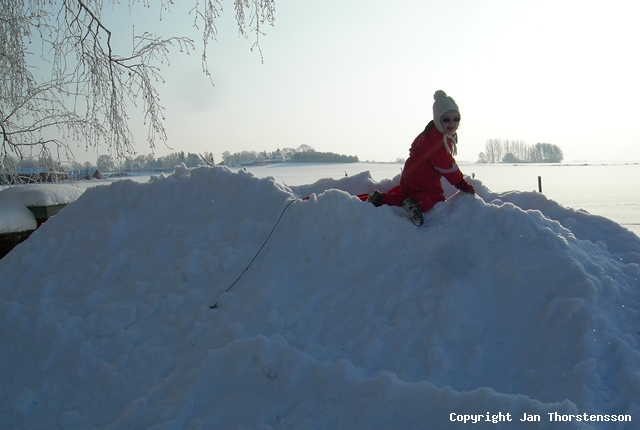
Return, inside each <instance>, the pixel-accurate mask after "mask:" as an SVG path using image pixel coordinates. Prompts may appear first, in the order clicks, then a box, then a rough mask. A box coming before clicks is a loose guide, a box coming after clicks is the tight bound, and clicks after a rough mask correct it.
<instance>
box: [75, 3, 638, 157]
mask: <svg viewBox="0 0 640 430" xmlns="http://www.w3.org/2000/svg"><path fill="white" fill-rule="evenodd" d="M182 1H184V2H185V4H187V3H188V4H191V3H192V2H191V1H189V0H181V2H182ZM223 5H224V6H225V11H224V13H223V15H222V17H221V18H220V20H219V24H218V30H219V35H218V40H217V41H216V42H213V43H212V44H211V45H210V48H209V52H208V57H209V63H210V70H211V73H212V75H213V80H214V83H215V86H212V85H211V84H210V83H209V80H208V78H206V77H205V76H204V75H203V74H202V72H201V67H200V55H199V54H200V52H199V51H196V52H194V53H193V54H192V55H190V56H185V55H181V54H179V53H177V52H176V53H173V54H172V56H171V59H172V63H171V66H170V67H169V68H167V69H165V71H164V73H163V74H164V76H165V78H166V83H165V84H160V87H159V88H160V92H161V98H162V103H163V104H164V105H165V106H166V112H165V115H166V117H167V123H166V127H167V132H168V135H169V140H168V144H169V146H170V147H171V148H170V149H169V148H166V147H164V146H163V145H162V144H160V145H158V147H157V149H156V151H155V153H156V156H160V155H165V154H167V153H170V152H174V151H185V152H195V153H198V152H202V151H209V152H212V153H213V154H214V157H215V159H216V162H219V161H221V154H222V152H224V151H230V152H236V151H241V150H250V151H262V150H266V151H273V150H276V149H278V148H283V147H292V148H296V147H298V146H300V145H301V144H307V145H311V146H312V147H314V148H315V149H316V150H318V151H330V152H337V153H341V154H346V155H357V156H358V157H359V158H360V160H361V161H365V160H372V161H394V160H396V159H397V158H404V157H406V156H407V155H408V148H409V146H410V144H411V142H412V140H413V139H414V138H415V136H416V135H417V134H418V133H419V132H420V131H421V130H422V129H423V127H424V126H425V125H426V123H427V122H428V121H429V120H431V119H432V111H431V107H432V103H433V93H434V92H435V91H436V90H438V89H442V90H444V91H446V92H447V93H448V94H449V95H450V96H452V97H453V98H454V99H455V100H456V101H457V103H458V105H459V107H460V111H461V115H462V118H463V119H462V122H461V125H460V129H459V132H458V135H459V141H460V142H459V146H458V156H457V159H458V161H476V160H477V158H478V154H479V153H480V152H482V151H484V147H485V143H486V141H487V140H488V139H513V140H523V141H524V142H526V143H528V144H531V145H533V144H535V143H538V142H545V143H551V144H554V145H558V146H559V147H560V148H562V150H563V151H564V155H565V162H573V161H591V162H596V161H628V162H639V161H640V84H639V77H640V57H639V56H638V48H639V47H638V43H639V42H640V25H638V17H639V16H640V2H637V1H636V0H607V1H602V0H600V1H594V0H535V1H529V0H517V1H516V0H446V1H432V0H396V1H390V0H385V1H376V0H349V1H344V0H322V1H321V0H276V22H275V26H274V27H269V28H267V29H266V32H267V35H266V36H264V37H262V39H261V47H262V52H263V55H264V63H261V59H260V55H259V53H257V52H255V51H254V52H251V51H250V47H251V45H252V43H253V40H251V39H250V40H245V39H243V38H241V37H239V36H238V32H237V29H236V27H235V21H234V11H233V4H232V3H231V2H230V1H229V0H226V1H224V2H223ZM176 8H177V7H176ZM176 8H174V9H173V10H172V11H171V12H170V13H169V14H165V18H164V20H163V22H162V23H161V24H160V25H159V27H157V29H154V31H158V32H161V33H162V34H163V35H164V36H169V35H177V34H179V33H181V32H183V31H188V34H187V35H189V36H190V37H192V38H194V39H195V40H196V42H197V43H198V46H199V48H198V49H201V41H200V38H199V36H198V33H197V32H194V30H189V25H190V23H191V21H192V18H189V17H186V16H185V14H184V13H183V12H182V11H179V10H176ZM121 11H122V12H126V7H123V8H122V10H121ZM134 15H135V16H134V17H128V18H126V17H125V18H121V19H119V20H118V22H117V23H115V22H114V24H113V25H112V28H118V30H119V31H123V32H124V33H126V35H130V34H131V29H130V22H129V21H132V20H133V21H135V22H136V23H137V24H136V29H137V30H138V31H140V30H142V25H143V23H142V22H141V21H140V17H139V15H137V14H134ZM150 15H152V16H154V17H155V16H157V11H155V12H152V13H151V14H150ZM119 27H122V30H120V28H119ZM185 29H186V30H185ZM145 137H146V133H145V132H144V131H143V130H142V129H141V131H140V134H139V135H138V139H139V141H138V144H137V150H138V152H139V153H140V154H146V153H149V152H150V150H149V148H148V147H147V146H146V143H145ZM77 155H78V158H84V155H85V154H77ZM87 158H88V159H89V160H95V155H94V154H88V156H87Z"/></svg>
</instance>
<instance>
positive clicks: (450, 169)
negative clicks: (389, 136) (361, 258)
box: [368, 90, 476, 225]
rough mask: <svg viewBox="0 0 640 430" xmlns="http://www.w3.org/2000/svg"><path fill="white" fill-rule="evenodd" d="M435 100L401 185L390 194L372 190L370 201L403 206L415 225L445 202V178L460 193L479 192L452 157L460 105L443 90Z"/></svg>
mask: <svg viewBox="0 0 640 430" xmlns="http://www.w3.org/2000/svg"><path fill="white" fill-rule="evenodd" d="M433 98H434V100H435V101H434V103H433V121H430V122H429V124H427V126H426V128H425V129H424V131H423V132H422V133H420V134H419V135H418V137H416V138H415V140H414V141H413V144H412V145H411V149H409V158H408V159H407V161H406V162H405V164H404V169H402V175H401V177H400V186H399V187H396V188H394V189H393V190H391V191H389V192H387V193H380V192H379V191H373V192H372V193H371V194H369V198H368V201H369V202H371V203H373V204H374V205H376V206H380V205H383V204H386V205H390V206H403V207H404V208H405V210H406V211H407V212H408V213H409V217H410V218H411V221H412V222H413V223H414V224H415V225H422V224H423V223H424V217H423V215H422V213H423V212H427V211H428V210H429V209H431V208H432V207H433V206H434V205H435V204H436V203H438V202H442V201H444V200H445V194H444V190H443V189H442V185H441V184H440V178H442V177H443V176H444V177H445V179H446V180H447V181H449V183H450V184H451V185H454V186H455V187H456V188H458V189H460V190H461V191H464V192H467V193H475V192H476V190H475V189H474V188H473V186H472V185H470V184H469V183H468V182H467V181H465V180H464V177H463V175H462V172H461V171H460V169H459V168H458V165H457V164H456V160H455V159H454V158H453V156H454V155H456V154H457V147H456V146H457V142H456V138H457V134H456V132H457V130H458V126H459V125H460V110H459V109H458V105H457V104H456V102H455V101H454V100H453V99H452V98H451V97H449V96H447V94H446V93H445V92H444V91H442V90H438V91H436V93H435V94H434V96H433Z"/></svg>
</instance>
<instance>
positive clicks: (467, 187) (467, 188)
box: [455, 179, 476, 194]
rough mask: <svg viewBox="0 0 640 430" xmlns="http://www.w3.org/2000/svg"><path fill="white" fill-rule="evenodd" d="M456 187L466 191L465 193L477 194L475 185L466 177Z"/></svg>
mask: <svg viewBox="0 0 640 430" xmlns="http://www.w3.org/2000/svg"><path fill="white" fill-rule="evenodd" d="M455 187H456V188H457V189H459V190H460V191H464V192H465V193H470V194H475V193H476V189H475V188H473V185H471V184H470V183H468V182H467V181H465V180H464V179H463V180H461V181H460V182H458V183H457V184H456V185H455Z"/></svg>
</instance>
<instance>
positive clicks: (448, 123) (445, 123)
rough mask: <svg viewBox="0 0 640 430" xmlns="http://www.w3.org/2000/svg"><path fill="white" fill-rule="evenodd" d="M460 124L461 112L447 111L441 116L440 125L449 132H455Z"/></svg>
mask: <svg viewBox="0 0 640 430" xmlns="http://www.w3.org/2000/svg"><path fill="white" fill-rule="evenodd" d="M459 125H460V114H459V113H458V112H456V111H454V110H450V111H447V112H445V113H444V114H443V115H442V116H441V117H440V126H441V127H442V130H444V131H445V132H446V133H447V134H453V133H455V132H456V131H457V130H458V126H459Z"/></svg>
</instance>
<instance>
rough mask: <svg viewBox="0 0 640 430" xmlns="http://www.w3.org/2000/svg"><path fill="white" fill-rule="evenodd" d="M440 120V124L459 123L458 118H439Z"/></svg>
mask: <svg viewBox="0 0 640 430" xmlns="http://www.w3.org/2000/svg"><path fill="white" fill-rule="evenodd" d="M440 120H441V121H442V122H449V121H453V122H460V118H440Z"/></svg>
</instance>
